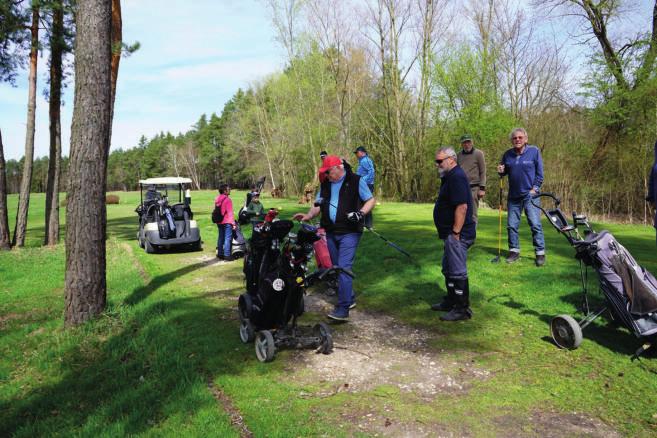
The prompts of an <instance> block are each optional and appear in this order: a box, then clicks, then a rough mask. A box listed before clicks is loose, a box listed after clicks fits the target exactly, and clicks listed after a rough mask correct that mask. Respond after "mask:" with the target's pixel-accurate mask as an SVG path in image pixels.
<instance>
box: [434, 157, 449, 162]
mask: <svg viewBox="0 0 657 438" xmlns="http://www.w3.org/2000/svg"><path fill="white" fill-rule="evenodd" d="M448 158H452V157H445V158H442V159H438V160H436V164H443V161H445V160H446V159H448Z"/></svg>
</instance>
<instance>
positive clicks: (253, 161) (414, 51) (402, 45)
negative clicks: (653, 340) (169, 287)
mask: <svg viewBox="0 0 657 438" xmlns="http://www.w3.org/2000/svg"><path fill="white" fill-rule="evenodd" d="M260 4H261V6H262V7H266V8H267V9H268V11H269V13H270V16H271V18H272V23H273V25H274V28H275V29H276V34H277V41H278V42H279V43H280V45H281V47H283V48H284V49H285V53H286V54H287V61H286V67H285V69H284V70H283V71H280V72H278V73H275V74H272V75H269V76H267V77H263V78H261V79H260V80H258V81H255V82H253V83H252V84H251V85H250V86H249V87H248V88H247V89H239V90H237V91H236V92H235V94H234V96H233V97H232V99H230V101H228V102H227V103H226V104H225V105H224V108H223V110H222V111H221V113H220V114H219V115H218V114H211V115H209V116H208V115H205V114H203V115H201V116H200V117H199V119H198V122H197V123H196V124H195V125H194V127H193V128H192V129H190V130H189V131H187V132H184V133H179V134H172V133H169V132H166V127H163V132H162V133H160V134H158V135H156V136H154V137H152V138H146V137H145V136H142V137H141V138H140V139H139V141H138V143H137V144H136V145H135V147H133V148H129V149H117V150H113V151H111V153H110V155H109V159H108V180H107V189H108V190H134V189H135V188H136V184H137V181H138V179H140V178H146V177H151V176H161V175H180V176H188V177H191V178H192V180H193V182H194V186H195V188H197V189H201V188H203V189H205V188H216V187H218V185H219V184H220V183H222V182H227V183H229V184H231V185H233V186H236V187H245V186H248V185H249V184H251V183H252V182H253V181H254V180H255V179H256V178H257V177H259V176H262V175H265V176H267V179H268V184H269V185H271V186H273V187H277V188H280V189H282V190H283V191H284V193H285V194H286V195H288V196H293V195H297V194H299V193H301V192H302V191H303V189H304V186H305V185H306V184H307V183H313V182H314V181H315V179H316V176H315V175H316V173H317V169H318V166H319V164H320V162H319V152H320V151H321V150H327V151H329V153H335V154H339V155H342V156H344V157H346V158H347V159H348V160H349V161H351V162H352V164H355V157H354V155H353V153H352V151H353V149H354V148H355V147H357V146H365V147H366V148H367V150H368V151H369V153H370V155H371V156H372V158H373V160H374V162H375V163H376V169H377V188H376V190H377V195H378V196H381V197H382V198H386V199H395V200H403V201H420V200H423V201H425V200H430V199H433V198H434V197H435V194H436V188H437V185H438V183H437V174H436V171H435V169H434V166H433V163H432V160H433V152H434V151H435V149H436V148H437V147H438V146H440V145H445V144H450V145H455V146H458V138H459V137H460V136H461V135H462V134H464V133H468V134H471V135H473V136H474V139H475V145H476V147H479V148H481V149H482V150H483V151H484V152H485V153H486V157H487V162H488V175H489V183H488V186H489V190H488V192H487V196H486V201H487V202H488V203H489V204H490V205H495V206H496V205H497V202H498V192H497V184H498V181H497V175H496V173H495V171H494V167H495V165H496V163H497V161H498V160H499V157H500V156H501V154H502V153H503V151H504V150H505V149H507V148H508V147H509V146H510V143H509V139H508V135H509V132H510V130H511V129H512V128H514V127H516V126H523V127H525V128H526V129H527V131H528V133H529V141H530V143H532V144H536V145H538V146H539V148H540V149H541V152H542V154H543V160H544V163H545V175H546V179H545V184H544V186H543V189H544V190H545V191H553V192H555V193H557V194H558V195H560V196H561V197H562V198H563V200H564V202H565V204H566V208H568V209H574V210H580V211H586V212H588V213H589V214H597V215H600V216H602V217H603V218H609V217H614V218H616V219H623V220H629V221H635V220H638V221H644V222H646V221H647V220H649V219H650V217H651V211H650V206H649V205H647V204H646V202H645V200H644V197H645V194H646V192H647V176H648V172H649V168H650V165H651V163H652V162H653V142H654V141H655V140H656V139H657V75H656V73H655V68H654V65H655V54H656V51H657V49H656V46H657V44H656V36H655V32H654V28H655V24H656V23H657V5H652V4H650V2H646V1H623V2H621V1H599V2H580V1H575V0H573V1H533V2H515V1H511V0H500V1H492V0H470V1H467V2H454V1H449V0H438V1H431V0H370V1H347V0H339V1H337V0H330V1H329V0H305V1H301V0H267V1H263V2H261V3H260ZM637 22H639V23H643V24H645V26H643V25H641V26H637V25H636V23H637ZM564 34H566V35H567V37H566V38H564ZM44 47H46V45H45V44H44ZM68 56H69V57H70V56H71V55H70V54H69V55H68ZM134 56H139V52H137V53H136V54H135V55H134ZM118 98H119V99H120V96H118ZM48 164H49V158H48V157H43V158H38V159H35V160H34V164H33V169H32V170H33V178H32V183H31V190H32V191H33V192H42V191H45V189H46V185H47V178H48ZM24 165H25V163H24V158H23V159H21V160H8V161H7V163H6V175H7V189H8V192H9V193H14V192H18V191H19V188H20V183H21V178H22V174H23V169H24ZM66 172H67V158H66V157H63V159H62V163H61V178H60V180H61V181H62V188H61V191H66V181H68V177H67V175H66Z"/></svg>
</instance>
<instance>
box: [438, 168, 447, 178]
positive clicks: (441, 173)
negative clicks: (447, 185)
mask: <svg viewBox="0 0 657 438" xmlns="http://www.w3.org/2000/svg"><path fill="white" fill-rule="evenodd" d="M446 173H447V171H446V170H445V169H438V176H440V177H441V178H442V177H444V176H445V174H446Z"/></svg>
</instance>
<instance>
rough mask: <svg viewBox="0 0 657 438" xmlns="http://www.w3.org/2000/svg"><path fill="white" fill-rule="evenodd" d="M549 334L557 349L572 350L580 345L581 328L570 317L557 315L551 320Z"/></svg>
mask: <svg viewBox="0 0 657 438" xmlns="http://www.w3.org/2000/svg"><path fill="white" fill-rule="evenodd" d="M550 332H551V333H552V339H553V340H554V343H555V344H557V346H558V347H559V348H567V349H568V350H574V349H576V348H577V347H579V344H581V343H582V328H581V327H580V326H579V324H578V323H577V321H575V319H574V318H573V317H572V316H570V315H558V316H555V317H554V318H552V321H550Z"/></svg>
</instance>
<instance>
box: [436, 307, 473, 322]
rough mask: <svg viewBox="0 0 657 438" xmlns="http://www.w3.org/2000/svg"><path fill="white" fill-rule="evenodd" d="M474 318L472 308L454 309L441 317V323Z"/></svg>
mask: <svg viewBox="0 0 657 438" xmlns="http://www.w3.org/2000/svg"><path fill="white" fill-rule="evenodd" d="M470 318H472V310H470V308H467V309H463V308H459V307H454V308H453V309H452V310H450V311H449V313H446V314H445V315H443V316H441V317H440V320H441V321H464V320H466V319H470Z"/></svg>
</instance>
